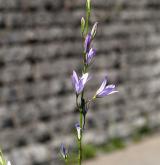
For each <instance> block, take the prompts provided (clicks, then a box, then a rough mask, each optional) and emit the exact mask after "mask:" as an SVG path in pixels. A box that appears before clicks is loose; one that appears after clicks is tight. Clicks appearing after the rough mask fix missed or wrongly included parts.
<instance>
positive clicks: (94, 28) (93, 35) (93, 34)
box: [91, 22, 98, 39]
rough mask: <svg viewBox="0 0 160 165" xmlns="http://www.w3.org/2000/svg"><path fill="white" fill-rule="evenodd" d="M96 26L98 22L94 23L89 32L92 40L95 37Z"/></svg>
mask: <svg viewBox="0 0 160 165" xmlns="http://www.w3.org/2000/svg"><path fill="white" fill-rule="evenodd" d="M97 26H98V22H96V23H95V24H94V25H93V27H92V31H91V36H92V39H93V38H94V37H95V35H96V32H97Z"/></svg>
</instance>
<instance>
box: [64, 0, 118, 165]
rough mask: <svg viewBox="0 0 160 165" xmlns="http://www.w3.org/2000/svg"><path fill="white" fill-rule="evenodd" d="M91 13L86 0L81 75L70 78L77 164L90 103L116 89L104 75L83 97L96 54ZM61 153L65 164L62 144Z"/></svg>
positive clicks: (82, 27) (95, 24) (88, 0)
mask: <svg viewBox="0 0 160 165" xmlns="http://www.w3.org/2000/svg"><path fill="white" fill-rule="evenodd" d="M90 13H91V0H86V18H83V17H82V19H81V35H82V45H83V51H82V57H83V66H82V75H81V76H78V74H77V73H76V71H73V73H72V76H71V79H72V85H73V88H74V91H75V95H76V109H77V110H78V111H79V122H78V123H77V124H75V128H76V131H77V141H78V165H81V164H82V159H83V157H82V155H83V148H82V143H83V133H84V130H85V123H86V115H87V112H88V109H89V106H90V104H91V103H92V102H93V101H95V100H96V99H97V98H102V97H104V96H108V95H110V94H113V93H116V92H117V90H116V88H115V85H113V84H111V85H107V78H106V77H105V78H104V80H103V82H102V84H101V86H100V87H99V89H98V90H97V92H95V94H94V95H93V97H92V98H90V99H88V98H85V86H86V83H87V82H88V81H89V80H90V79H91V77H90V75H89V73H88V71H89V69H90V66H91V64H92V62H93V58H94V57H95V56H96V50H95V49H94V47H93V46H92V41H93V39H94V38H95V35H96V32H97V26H98V23H97V22H96V23H94V25H93V27H92V29H91V32H90V31H89V18H90ZM61 153H62V156H63V158H64V159H65V162H66V164H67V160H68V153H67V151H66V149H65V147H64V146H63V145H62V147H61Z"/></svg>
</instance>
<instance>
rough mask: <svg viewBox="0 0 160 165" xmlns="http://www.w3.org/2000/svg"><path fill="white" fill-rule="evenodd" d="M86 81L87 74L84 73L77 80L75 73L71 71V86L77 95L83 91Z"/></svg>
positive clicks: (87, 78)
mask: <svg viewBox="0 0 160 165" xmlns="http://www.w3.org/2000/svg"><path fill="white" fill-rule="evenodd" d="M88 80H89V74H88V73H85V74H83V75H82V77H80V78H78V76H77V73H76V72H75V71H73V74H72V84H73V87H74V89H75V91H76V93H77V94H80V93H81V92H82V91H83V89H84V86H85V84H86V82H87V81H88Z"/></svg>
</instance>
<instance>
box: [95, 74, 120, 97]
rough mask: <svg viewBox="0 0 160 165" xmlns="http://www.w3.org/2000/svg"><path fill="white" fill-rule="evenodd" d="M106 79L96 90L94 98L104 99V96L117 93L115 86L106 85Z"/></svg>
mask: <svg viewBox="0 0 160 165" xmlns="http://www.w3.org/2000/svg"><path fill="white" fill-rule="evenodd" d="M106 85H107V78H106V77H105V79H104V80H103V82H102V84H101V86H100V88H99V89H98V90H97V92H96V95H95V96H94V98H99V97H104V96H108V95H110V94H113V93H116V92H118V91H117V90H116V88H115V85H112V84H111V85H107V86H106Z"/></svg>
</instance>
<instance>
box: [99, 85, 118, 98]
mask: <svg viewBox="0 0 160 165" xmlns="http://www.w3.org/2000/svg"><path fill="white" fill-rule="evenodd" d="M116 92H118V91H116V89H115V85H108V86H107V87H106V88H105V89H104V90H103V91H102V92H100V93H99V94H98V95H97V97H104V96H108V95H110V94H113V93H116Z"/></svg>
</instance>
